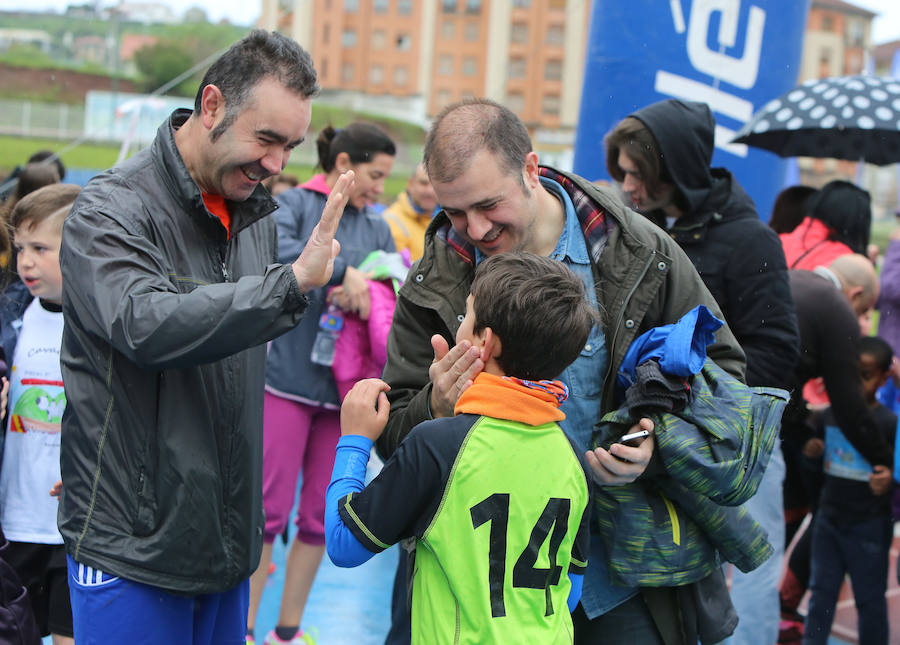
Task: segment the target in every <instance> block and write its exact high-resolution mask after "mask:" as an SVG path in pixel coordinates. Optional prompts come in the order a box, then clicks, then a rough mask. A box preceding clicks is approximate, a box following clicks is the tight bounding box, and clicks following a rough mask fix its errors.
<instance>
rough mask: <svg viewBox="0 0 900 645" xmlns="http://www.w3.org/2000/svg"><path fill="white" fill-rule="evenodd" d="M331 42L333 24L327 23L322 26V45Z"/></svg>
mask: <svg viewBox="0 0 900 645" xmlns="http://www.w3.org/2000/svg"><path fill="white" fill-rule="evenodd" d="M329 40H331V24H330V23H327V22H326V23H325V24H324V25H323V26H322V44H323V45H327V44H328V41H329Z"/></svg>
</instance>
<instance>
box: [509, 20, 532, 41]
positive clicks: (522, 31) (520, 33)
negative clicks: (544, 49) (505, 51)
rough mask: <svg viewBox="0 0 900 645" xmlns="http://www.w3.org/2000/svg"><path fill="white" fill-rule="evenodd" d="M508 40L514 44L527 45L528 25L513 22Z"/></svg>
mask: <svg viewBox="0 0 900 645" xmlns="http://www.w3.org/2000/svg"><path fill="white" fill-rule="evenodd" d="M509 39H510V40H511V41H512V42H514V43H527V42H528V25H526V24H525V23H524V22H514V23H513V24H512V27H511V28H510V31H509Z"/></svg>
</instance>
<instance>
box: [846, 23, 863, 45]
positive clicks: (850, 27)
mask: <svg viewBox="0 0 900 645" xmlns="http://www.w3.org/2000/svg"><path fill="white" fill-rule="evenodd" d="M847 40H848V41H849V42H850V46H851V47H862V46H864V45H865V28H864V27H863V23H862V21H860V20H850V21H849V22H848V23H847Z"/></svg>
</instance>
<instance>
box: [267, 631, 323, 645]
mask: <svg viewBox="0 0 900 645" xmlns="http://www.w3.org/2000/svg"><path fill="white" fill-rule="evenodd" d="M263 645H316V639H315V637H314V636H313V635H312V634H310V633H309V632H301V631H297V635H296V636H294V637H293V638H292V639H291V640H289V641H283V640H281V639H280V638H278V634H276V633H275V630H274V629H273V630H272V631H270V632H269V633H268V634H266V640H264V641H263Z"/></svg>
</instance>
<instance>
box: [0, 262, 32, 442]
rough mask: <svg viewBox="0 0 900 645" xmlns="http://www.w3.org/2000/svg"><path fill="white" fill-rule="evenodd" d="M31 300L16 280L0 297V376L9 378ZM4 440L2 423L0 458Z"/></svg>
mask: <svg viewBox="0 0 900 645" xmlns="http://www.w3.org/2000/svg"><path fill="white" fill-rule="evenodd" d="M32 300H34V296H32V295H31V293H29V291H28V288H27V287H26V286H25V283H24V282H22V281H21V280H19V279H18V278H16V281H15V282H13V283H12V284H10V285H9V286H8V287H7V288H6V290H5V291H4V292H3V294H2V295H0V348H2V349H3V360H5V361H6V365H5V367H4V368H3V374H0V376H6V377H7V378H8V377H9V369H10V366H11V365H12V361H13V355H14V354H15V351H16V343H17V342H18V340H19V332H20V331H21V329H22V316H23V315H24V314H25V310H26V309H27V308H28V305H30V304H31V301H32ZM4 418H5V417H4ZM5 440H6V424H5V423H4V424H3V425H2V427H0V456H2V455H3V442H4V441H5Z"/></svg>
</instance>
